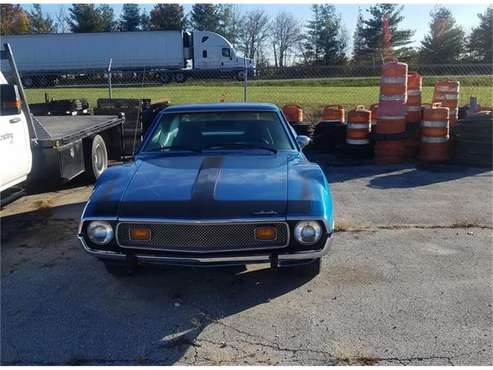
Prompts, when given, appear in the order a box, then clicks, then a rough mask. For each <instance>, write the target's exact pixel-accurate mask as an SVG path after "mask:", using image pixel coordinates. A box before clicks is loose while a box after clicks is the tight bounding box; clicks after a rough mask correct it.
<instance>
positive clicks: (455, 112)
mask: <svg viewBox="0 0 493 370" xmlns="http://www.w3.org/2000/svg"><path fill="white" fill-rule="evenodd" d="M459 90H460V82H459V81H453V80H444V81H437V82H435V89H434V91H433V103H442V106H444V107H448V108H449V122H450V125H455V124H456V123H457V120H458V118H459Z"/></svg>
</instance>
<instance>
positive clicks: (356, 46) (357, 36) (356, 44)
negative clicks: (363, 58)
mask: <svg viewBox="0 0 493 370" xmlns="http://www.w3.org/2000/svg"><path fill="white" fill-rule="evenodd" d="M363 26H364V24H363V14H362V13H361V8H358V20H357V21H356V29H355V30H354V34H353V58H352V60H353V62H355V63H359V62H360V60H359V57H360V55H361V54H362V52H363V50H364V47H365V38H364V36H363Z"/></svg>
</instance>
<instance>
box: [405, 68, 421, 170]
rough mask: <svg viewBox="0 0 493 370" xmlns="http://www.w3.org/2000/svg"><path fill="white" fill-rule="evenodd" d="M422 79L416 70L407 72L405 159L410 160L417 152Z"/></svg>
mask: <svg viewBox="0 0 493 370" xmlns="http://www.w3.org/2000/svg"><path fill="white" fill-rule="evenodd" d="M422 81H423V79H422V77H421V76H420V75H419V74H418V73H417V72H409V74H408V75H407V102H406V131H407V136H408V137H407V139H406V159H408V160H412V159H414V158H415V157H416V154H417V153H418V150H419V146H420V141H419V135H420V130H419V124H420V122H421V116H422V111H421V92H422V90H423V83H422Z"/></svg>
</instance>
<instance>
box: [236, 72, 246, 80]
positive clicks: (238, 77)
mask: <svg viewBox="0 0 493 370" xmlns="http://www.w3.org/2000/svg"><path fill="white" fill-rule="evenodd" d="M236 78H237V80H238V81H243V80H244V79H245V71H239V72H238V73H237V74H236Z"/></svg>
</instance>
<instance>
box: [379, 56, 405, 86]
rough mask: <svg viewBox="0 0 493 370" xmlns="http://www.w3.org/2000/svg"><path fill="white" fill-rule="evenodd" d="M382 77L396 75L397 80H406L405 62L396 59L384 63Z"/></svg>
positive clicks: (403, 81) (402, 81)
mask: <svg viewBox="0 0 493 370" xmlns="http://www.w3.org/2000/svg"><path fill="white" fill-rule="evenodd" d="M382 77H397V78H398V79H397V80H394V81H399V82H401V83H406V82H407V64H406V63H400V62H399V61H398V60H397V59H394V60H393V61H391V62H388V63H385V64H384V65H383V66H382Z"/></svg>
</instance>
